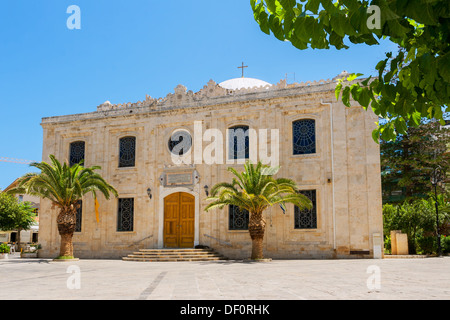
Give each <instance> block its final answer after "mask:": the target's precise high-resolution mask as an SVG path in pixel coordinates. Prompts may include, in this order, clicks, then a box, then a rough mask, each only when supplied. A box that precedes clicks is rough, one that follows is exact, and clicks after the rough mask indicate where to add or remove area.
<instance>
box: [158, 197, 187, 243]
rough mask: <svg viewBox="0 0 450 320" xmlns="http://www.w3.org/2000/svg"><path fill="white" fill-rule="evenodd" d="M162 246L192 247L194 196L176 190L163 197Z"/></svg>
mask: <svg viewBox="0 0 450 320" xmlns="http://www.w3.org/2000/svg"><path fill="white" fill-rule="evenodd" d="M163 237H164V247H165V248H193V247H194V238H195V197H194V196H193V195H190V194H189V193H185V192H176V193H172V194H170V195H168V196H167V197H165V198H164V231H163Z"/></svg>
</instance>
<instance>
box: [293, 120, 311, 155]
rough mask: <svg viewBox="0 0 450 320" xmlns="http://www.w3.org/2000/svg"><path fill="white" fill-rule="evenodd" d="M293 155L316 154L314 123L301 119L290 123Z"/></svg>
mask: <svg viewBox="0 0 450 320" xmlns="http://www.w3.org/2000/svg"><path fill="white" fill-rule="evenodd" d="M292 135H293V137H292V138H293V139H292V141H293V147H294V148H293V149H294V154H311V153H316V121H315V120H313V119H302V120H297V121H294V122H293V123H292Z"/></svg>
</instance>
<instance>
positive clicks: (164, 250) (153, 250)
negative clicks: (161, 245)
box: [139, 249, 214, 252]
mask: <svg viewBox="0 0 450 320" xmlns="http://www.w3.org/2000/svg"><path fill="white" fill-rule="evenodd" d="M139 251H141V252H214V250H212V249H139Z"/></svg>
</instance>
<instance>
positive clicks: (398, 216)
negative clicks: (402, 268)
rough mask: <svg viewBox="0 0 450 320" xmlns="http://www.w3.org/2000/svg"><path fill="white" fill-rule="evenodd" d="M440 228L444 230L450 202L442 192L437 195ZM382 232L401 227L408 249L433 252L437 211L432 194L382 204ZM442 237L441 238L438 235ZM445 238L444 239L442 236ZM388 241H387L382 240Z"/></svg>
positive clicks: (449, 213) (414, 251) (434, 249)
mask: <svg viewBox="0 0 450 320" xmlns="http://www.w3.org/2000/svg"><path fill="white" fill-rule="evenodd" d="M438 209H439V224H440V225H439V232H440V234H443V233H444V232H445V230H446V227H447V226H448V224H449V223H450V202H449V201H448V198H446V196H445V195H439V196H438ZM383 225H384V235H385V237H388V236H389V235H390V232H391V230H401V231H402V232H403V233H406V234H407V235H408V244H409V250H410V253H418V254H430V253H433V252H436V249H437V242H436V238H437V237H436V211H435V201H434V196H429V197H428V198H426V199H418V200H415V201H412V202H404V203H402V204H396V205H393V204H385V205H384V206H383ZM441 241H442V239H441ZM445 241H447V240H445ZM386 242H388V243H389V244H390V239H389V241H386V239H385V243H386ZM389 249H390V248H389Z"/></svg>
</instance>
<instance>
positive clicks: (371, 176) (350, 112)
mask: <svg viewBox="0 0 450 320" xmlns="http://www.w3.org/2000/svg"><path fill="white" fill-rule="evenodd" d="M199 96H201V98H199ZM146 101H147V102H146V103H139V104H135V105H132V104H125V105H120V106H117V105H116V106H113V105H111V104H108V103H105V104H103V105H101V106H99V108H98V110H97V112H92V113H88V114H82V115H71V116H63V117H52V118H44V119H43V121H42V126H43V130H44V149H43V160H44V161H45V160H46V159H48V156H49V155H50V154H54V155H56V156H57V158H58V159H59V160H67V159H68V155H69V144H70V143H71V142H74V141H79V140H83V141H85V142H86V151H85V153H86V157H85V164H86V165H87V166H92V165H99V166H101V167H102V169H101V170H100V171H99V172H100V173H101V174H102V176H103V177H104V178H105V179H106V180H107V181H108V182H109V183H111V184H112V185H113V186H114V187H115V188H116V189H117V190H118V192H119V194H120V197H133V198H134V199H135V200H134V203H135V210H134V221H135V222H134V231H132V232H117V231H116V229H117V227H116V223H117V199H111V200H109V201H106V200H105V199H103V198H99V203H100V208H99V212H100V221H99V222H98V223H97V222H96V218H95V211H94V201H93V199H92V198H91V197H90V196H87V197H86V198H85V199H83V220H82V232H80V233H76V234H75V235H74V250H75V254H76V256H77V257H80V258H120V257H123V256H126V255H127V254H129V253H131V252H133V251H136V250H138V249H139V248H158V247H161V246H162V245H163V244H162V240H161V232H162V222H163V221H162V220H163V217H164V215H163V214H164V213H163V208H162V206H161V204H162V203H163V202H162V200H163V197H164V196H166V195H167V194H169V193H170V192H172V191H175V189H173V188H170V187H166V186H163V185H161V183H160V180H159V179H160V177H161V175H163V174H164V173H165V172H167V170H174V165H173V162H172V159H171V156H170V152H169V150H168V146H167V142H168V140H169V138H170V136H171V134H172V132H173V131H174V130H176V129H180V128H183V129H186V130H188V131H189V132H190V133H191V135H192V136H193V131H194V121H199V120H200V121H202V128H203V132H204V131H205V130H207V129H209V128H217V129H219V130H220V131H221V132H222V133H223V136H224V138H225V142H226V141H227V139H226V129H227V128H229V127H231V126H233V125H237V124H245V125H248V126H249V127H250V128H254V129H256V130H258V129H269V131H270V129H278V130H279V133H280V149H279V152H280V166H281V169H280V171H279V173H278V174H277V176H278V177H288V178H292V179H294V180H295V181H296V182H297V183H298V185H299V188H300V189H303V190H308V189H315V190H317V191H316V192H317V220H318V221H317V229H311V230H304V229H303V230H299V229H294V208H293V205H287V210H286V213H285V214H283V212H282V210H281V209H280V208H279V207H273V208H271V209H269V210H267V211H266V213H265V215H266V221H267V231H266V236H265V255H266V256H268V257H272V258H341V257H347V258H352V257H371V256H373V243H372V235H373V234H374V233H378V234H382V230H383V228H382V217H381V181H380V155H379V146H378V145H377V144H376V143H375V142H374V141H373V140H372V136H371V132H372V130H373V129H374V128H375V122H376V121H377V118H376V116H375V115H374V114H373V113H372V112H371V111H365V110H363V109H362V108H361V107H358V106H354V107H352V108H346V107H345V106H344V105H343V104H342V103H341V102H337V101H336V99H335V97H334V84H333V83H330V82H326V83H316V84H315V85H309V86H305V85H302V86H290V87H289V86H287V85H285V84H283V83H281V84H278V85H277V86H276V87H274V88H272V89H267V88H266V89H265V90H262V89H259V90H254V91H252V90H246V91H245V92H241V93H232V92H229V91H224V89H221V88H220V87H218V86H217V85H216V84H215V83H213V82H210V83H208V85H207V86H205V88H203V89H202V90H201V91H200V92H199V93H195V94H194V93H192V92H186V89H185V88H184V87H180V86H179V87H177V88H176V90H175V94H174V95H169V96H168V97H166V99H160V100H154V99H151V98H147V99H146ZM329 103H331V106H330V104H329ZM304 118H307V119H314V120H315V121H316V153H315V154H311V155H293V152H292V122H293V121H295V120H298V119H304ZM331 128H332V129H333V130H332V131H331ZM125 136H135V137H136V150H137V151H136V166H135V167H133V168H119V167H118V155H119V145H118V144H119V139H120V138H122V137H125ZM203 147H205V144H204V145H203ZM193 148H195V141H194V145H193ZM269 150H270V148H269ZM333 154H334V157H333V156H332V155H333ZM229 166H230V165H229V164H217V165H207V164H204V163H203V164H195V165H193V166H185V168H187V169H195V170H196V172H197V173H198V176H199V179H198V181H196V183H195V184H193V185H191V186H185V187H180V188H177V189H176V190H178V191H186V192H189V193H191V194H193V195H194V196H195V197H196V200H197V202H198V207H197V208H196V219H197V220H196V222H197V227H196V236H197V238H196V239H197V243H196V244H201V245H206V246H209V247H212V248H214V249H216V250H217V251H219V252H221V253H223V254H224V255H226V256H228V257H230V258H247V257H248V256H249V255H250V252H251V241H250V237H249V234H248V231H230V230H228V211H227V210H226V209H223V210H219V209H217V210H213V211H211V212H205V211H204V208H205V206H206V204H207V202H206V201H205V199H206V194H205V191H204V188H203V187H204V186H205V185H208V186H209V187H210V188H211V187H212V186H213V185H214V184H216V183H218V182H223V181H230V178H231V173H229V172H228V171H227V168H228V167H229ZM232 166H234V167H235V168H236V169H238V170H240V169H242V168H243V166H242V165H239V164H235V165H232ZM148 188H150V189H151V190H152V198H151V199H149V197H148V195H147V189H148ZM56 214H57V213H56V211H55V210H52V209H51V205H50V203H49V202H48V201H46V200H42V201H41V215H40V232H39V233H40V234H39V238H40V242H41V244H42V247H43V249H42V252H41V256H43V257H44V256H45V257H54V256H56V255H58V252H59V235H58V232H57V227H56Z"/></svg>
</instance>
